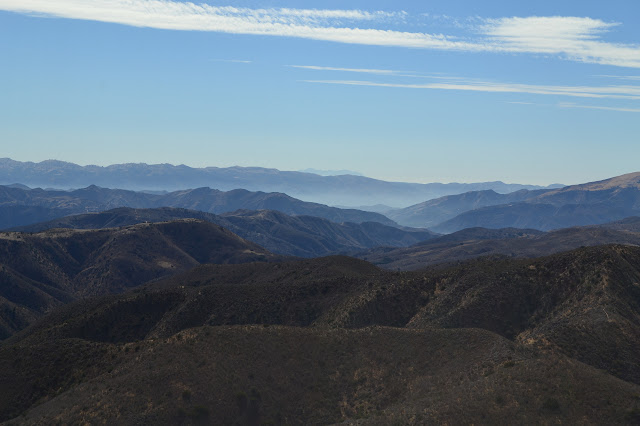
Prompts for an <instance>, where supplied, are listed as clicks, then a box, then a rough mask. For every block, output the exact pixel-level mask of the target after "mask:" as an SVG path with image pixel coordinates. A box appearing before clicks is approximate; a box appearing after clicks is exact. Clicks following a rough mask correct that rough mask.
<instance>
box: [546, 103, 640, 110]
mask: <svg viewBox="0 0 640 426" xmlns="http://www.w3.org/2000/svg"><path fill="white" fill-rule="evenodd" d="M558 107H560V108H580V109H598V110H605V111H617V112H640V108H623V107H608V106H597V105H579V104H574V103H568V102H562V103H559V104H558Z"/></svg>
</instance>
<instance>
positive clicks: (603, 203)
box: [386, 173, 640, 233]
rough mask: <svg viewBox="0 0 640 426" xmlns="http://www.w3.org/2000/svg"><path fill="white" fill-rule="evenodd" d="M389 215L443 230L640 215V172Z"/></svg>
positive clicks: (460, 198)
mask: <svg viewBox="0 0 640 426" xmlns="http://www.w3.org/2000/svg"><path fill="white" fill-rule="evenodd" d="M386 214H387V215H388V216H389V217H391V218H393V219H394V220H396V221H398V223H400V224H402V225H405V226H417V227H429V228H430V229H432V230H434V231H436V232H441V233H451V232H455V231H459V230H462V229H465V228H473V227H484V228H509V227H513V228H532V229H539V230H543V231H547V230H551V229H559V228H567V227H571V226H582V225H594V224H601V223H606V222H612V221H616V220H621V219H623V218H625V217H629V216H635V215H638V214H640V173H631V174H627V175H623V176H619V177H615V178H612V179H607V180H604V181H599V182H593V183H587V184H583V185H574V186H568V187H565V188H560V189H552V190H538V191H527V190H523V191H518V192H514V193H511V194H497V193H495V192H492V191H481V192H469V193H466V194H461V195H455V196H449V197H444V198H440V199H436V200H430V201H427V202H424V203H420V204H417V205H415V206H411V207H408V208H406V209H402V210H396V211H393V212H388V213H386Z"/></svg>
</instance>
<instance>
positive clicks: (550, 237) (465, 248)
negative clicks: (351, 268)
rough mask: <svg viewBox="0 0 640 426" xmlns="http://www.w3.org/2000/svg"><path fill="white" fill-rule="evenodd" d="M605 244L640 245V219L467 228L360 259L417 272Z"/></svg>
mask: <svg viewBox="0 0 640 426" xmlns="http://www.w3.org/2000/svg"><path fill="white" fill-rule="evenodd" d="M603 244H626V245H640V217H630V218H627V219H624V220H621V221H617V222H613V223H608V224H603V225H591V226H584V227H573V228H564V229H558V230H554V231H549V232H543V231H538V230H535V229H516V228H503V229H487V228H467V229H464V230H462V231H457V232H454V233H452V234H448V235H443V236H440V237H436V238H432V239H430V240H428V241H424V242H421V243H417V244H415V245H413V246H411V247H407V248H389V247H379V248H374V249H370V250H367V251H364V252H361V253H358V254H356V256H357V257H359V258H361V259H365V260H367V261H369V262H372V263H374V264H376V265H379V266H381V267H383V268H386V269H392V270H396V269H400V270H415V269H420V268H424V267H427V266H431V265H437V264H443V263H451V262H460V261H464V260H468V259H474V258H477V257H482V256H489V255H501V256H506V257H538V256H543V255H545V254H551V253H559V252H562V251H567V250H572V249H576V248H579V247H583V246H597V245H603Z"/></svg>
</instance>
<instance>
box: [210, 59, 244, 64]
mask: <svg viewBox="0 0 640 426" xmlns="http://www.w3.org/2000/svg"><path fill="white" fill-rule="evenodd" d="M212 61H213V62H229V63H232V64H252V63H253V61H247V60H244V59H212Z"/></svg>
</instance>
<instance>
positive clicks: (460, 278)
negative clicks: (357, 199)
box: [0, 246, 640, 424]
mask: <svg viewBox="0 0 640 426" xmlns="http://www.w3.org/2000/svg"><path fill="white" fill-rule="evenodd" d="M638 282H640V248H635V247H622V246H605V247H593V248H585V249H580V250H576V251H573V252H567V253H562V254H557V255H553V256H548V257H545V258H539V259H533V260H517V261H514V260H505V259H493V260H492V259H482V260H478V261H473V262H467V263H465V264H462V265H459V266H455V267H450V268H444V269H440V270H431V271H429V270H425V271H420V272H413V273H391V272H385V271H381V270H379V269H377V268H375V267H374V266H372V265H370V264H368V263H366V262H362V261H358V260H355V259H351V258H346V257H330V258H322V259H312V260H304V261H299V262H287V263H281V264H248V265H218V266H214V265H206V266H200V267H198V268H196V269H194V270H192V271H190V272H188V273H185V274H181V275H179V276H174V277H171V278H169V279H167V280H164V281H161V282H155V283H150V284H148V285H147V286H145V287H144V288H139V289H136V290H135V291H134V292H131V293H128V294H123V295H116V296H105V297H103V298H102V299H98V300H96V299H94V300H89V301H81V302H76V303H74V304H72V305H69V306H67V307H65V308H64V309H62V310H58V311H56V312H55V313H53V314H51V315H50V316H48V317H47V318H44V319H42V320H41V321H39V322H38V323H37V324H36V325H34V326H32V327H31V328H29V329H27V330H25V331H23V332H22V333H20V334H18V335H16V336H14V337H12V338H11V339H9V340H8V341H7V342H5V343H4V344H3V345H2V346H0V378H1V380H0V392H1V394H0V395H2V397H0V401H2V403H1V404H2V405H1V406H0V415H2V416H3V418H5V419H6V418H9V417H12V416H15V415H18V414H19V413H21V412H22V411H23V410H25V409H28V408H29V407H32V408H31V410H30V411H29V412H28V413H27V414H26V415H25V417H22V418H21V419H19V420H20V422H22V423H35V424H47V423H50V422H51V420H52V419H57V420H59V421H61V422H63V423H74V422H79V421H91V419H98V418H100V419H111V420H109V421H112V420H113V421H122V422H125V423H150V422H152V423H153V422H155V423H180V422H184V423H187V424H191V423H196V422H204V423H217V424H220V423H222V424H226V423H234V422H239V423H240V424H243V423H250V424H252V423H259V422H269V421H274V422H276V423H296V424H298V423H300V424H302V423H322V424H325V423H335V422H346V423H349V422H356V421H360V422H364V423H371V424H389V423H394V422H395V423H403V424H404V423H409V424H411V423H418V424H420V423H433V422H435V423H443V422H445V423H456V424H458V423H483V422H487V423H491V424H495V423H499V424H507V423H513V422H514V420H515V421H516V422H518V423H532V422H533V423H557V422H565V423H581V422H587V423H618V424H625V423H626V424H634V423H637V421H638V414H639V413H640V400H638V398H637V395H638V392H639V390H640V387H639V386H638V385H637V383H639V382H640V374H639V373H640V368H639V367H638V366H640V333H639V330H640V321H639V317H638V314H639V313H640V287H638ZM249 324H259V326H258V327H255V326H248V325H249ZM283 325H288V326H297V327H293V328H292V327H283ZM390 325H391V326H395V327H398V328H395V329H388V328H379V327H374V328H366V327H369V326H390ZM266 326H268V327H266ZM192 327H196V328H192ZM361 327H365V328H361ZM354 328H356V329H357V330H354ZM402 328H404V329H402ZM349 329H351V330H349ZM480 329H484V330H480ZM500 336H502V337H500ZM509 340H511V341H509ZM89 358H90V359H91V362H88V359H89ZM585 363H586V364H589V365H590V366H587V365H585ZM54 366H55V368H54ZM594 367H596V368H598V369H601V370H596V369H595V368H594ZM602 370H605V371H606V372H609V373H610V374H611V375H608V374H607V373H606V372H605V371H602ZM612 375H615V376H617V377H618V378H614V377H612ZM620 379H624V380H626V382H625V381H623V380H620ZM634 383H635V384H634ZM34 384H35V385H34ZM461 398H463V400H461ZM38 400H39V401H40V402H41V403H40V404H38V405H37V406H33V403H34V402H35V401H38ZM292 401H295V403H292ZM116 419H117V420H116Z"/></svg>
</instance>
